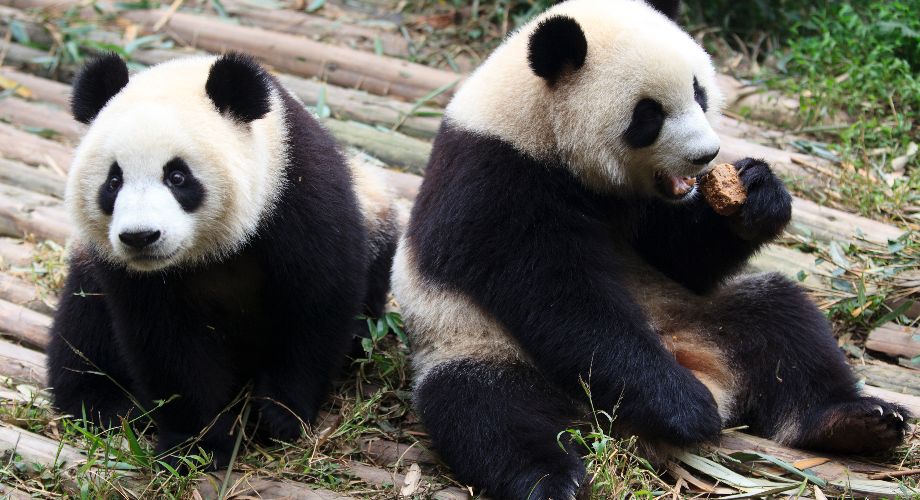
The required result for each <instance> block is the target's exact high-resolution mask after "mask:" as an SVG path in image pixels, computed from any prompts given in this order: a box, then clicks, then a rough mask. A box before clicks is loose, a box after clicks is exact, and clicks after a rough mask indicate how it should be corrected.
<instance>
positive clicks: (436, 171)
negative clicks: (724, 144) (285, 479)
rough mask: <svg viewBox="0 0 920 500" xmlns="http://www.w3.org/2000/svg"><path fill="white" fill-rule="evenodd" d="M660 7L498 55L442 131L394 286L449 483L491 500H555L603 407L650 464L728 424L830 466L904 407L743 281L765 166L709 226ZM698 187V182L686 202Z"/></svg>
mask: <svg viewBox="0 0 920 500" xmlns="http://www.w3.org/2000/svg"><path fill="white" fill-rule="evenodd" d="M677 10H678V5H677V2H668V1H656V2H652V3H651V5H649V4H646V3H643V2H642V1H640V0H571V1H569V2H566V3H563V4H560V5H557V6H555V7H553V8H551V9H550V10H548V11H547V12H546V13H545V14H543V15H541V16H540V17H538V18H537V19H536V20H534V21H533V22H531V23H529V24H528V25H526V26H524V27H523V28H521V29H520V30H519V31H518V32H516V33H514V34H512V35H511V36H509V37H508V38H507V39H506V40H505V42H504V43H503V44H502V45H501V46H500V47H499V48H498V49H497V50H496V51H495V52H494V53H493V54H492V55H491V57H489V58H488V60H487V61H486V62H485V63H483V65H482V66H481V67H480V68H479V69H478V70H476V72H475V73H473V75H472V76H471V77H470V78H469V79H468V80H467V81H466V82H465V84H464V85H463V87H462V88H461V89H460V90H459V92H458V93H457V95H456V97H455V98H454V99H453V101H452V102H451V103H450V105H449V106H448V109H447V113H446V117H445V121H444V123H443V125H442V127H441V130H440V132H439V134H438V136H437V138H436V140H435V145H434V150H433V152H432V157H431V160H430V163H429V166H428V169H427V175H426V177H425V180H424V183H423V185H422V187H421V191H420V193H419V196H418V198H417V201H416V203H415V207H414V209H413V212H412V216H411V220H410V223H409V227H408V229H407V232H406V235H405V237H404V238H403V239H402V240H401V242H400V246H399V249H398V250H397V256H396V259H395V264H394V272H393V280H394V281H393V287H394V293H395V295H396V298H397V300H398V301H399V303H400V305H401V307H402V310H403V314H404V317H405V319H406V321H407V327H408V330H409V332H410V333H411V335H412V341H413V348H414V360H413V361H414V368H415V387H416V389H415V390H416V392H415V405H416V408H417V411H418V412H419V414H420V416H421V418H422V420H423V422H424V424H425V425H426V426H427V429H428V431H429V433H430V435H431V437H432V439H433V440H434V443H435V446H436V447H437V449H438V451H439V452H440V454H441V456H442V457H443V458H444V460H445V461H446V462H447V463H448V464H449V465H450V466H451V467H452V468H453V470H454V472H455V473H456V475H457V477H458V478H459V479H460V480H461V481H463V482H465V483H468V484H472V485H474V486H476V487H479V488H484V489H485V490H486V492H487V494H488V495H489V496H491V497H495V498H513V499H523V498H539V499H544V498H554V499H557V500H558V499H564V498H571V497H573V496H574V495H575V494H576V491H577V490H578V489H579V487H580V486H581V485H583V483H584V480H585V477H584V476H585V468H584V465H583V464H582V462H581V460H580V459H579V454H580V453H581V452H582V450H576V449H575V448H574V447H573V445H572V444H571V443H568V442H565V441H563V444H564V446H565V448H566V449H565V450H564V451H563V450H562V449H561V448H560V445H559V443H558V442H557V436H558V435H559V433H560V432H561V431H563V430H564V429H566V428H568V427H570V426H572V425H574V423H575V422H576V421H578V420H580V419H584V418H585V417H586V415H587V409H588V405H587V397H586V394H585V391H584V389H583V388H582V386H581V385H580V381H585V382H586V383H587V384H588V386H589V387H590V396H591V399H592V402H593V405H594V407H595V408H597V409H598V410H604V411H608V412H612V411H614V409H615V414H616V421H615V426H616V430H617V431H618V432H620V433H622V434H624V435H629V434H637V435H639V436H640V437H641V438H642V442H644V443H645V444H646V446H647V450H646V451H648V452H651V453H656V452H657V453H662V454H663V453H666V452H667V450H668V449H669V448H670V447H672V446H685V445H692V444H694V443H700V442H705V441H710V440H714V439H716V438H717V437H718V435H719V431H720V429H721V428H722V427H723V426H726V425H728V426H733V425H740V424H746V425H748V426H749V429H750V431H751V432H754V433H757V434H759V435H761V436H767V437H769V438H771V439H774V440H776V441H779V442H781V443H785V444H788V445H792V446H801V447H809V448H816V449H823V450H829V451H835V452H869V451H874V450H882V449H886V448H890V447H893V446H895V445H897V444H898V443H900V442H901V440H902V439H903V436H904V432H905V429H906V423H905V417H906V416H907V413H906V412H905V411H904V409H902V408H900V407H898V406H896V405H894V404H890V403H887V402H885V401H881V400H879V399H876V398H871V397H865V396H863V395H861V394H860V392H859V390H858V389H857V385H856V380H855V379H854V377H853V375H852V374H851V372H850V369H849V367H848V366H847V364H846V361H845V359H844V356H843V355H842V353H841V352H840V350H839V349H838V347H837V344H836V342H835V341H834V338H833V337H832V335H831V329H830V327H829V324H828V322H827V320H826V319H825V318H824V316H823V315H822V313H821V312H820V311H819V310H818V309H817V308H816V307H815V306H814V305H813V304H812V303H811V302H810V301H809V300H808V298H807V297H806V295H805V293H803V291H802V290H801V289H800V288H799V287H798V286H796V285H795V284H794V283H792V282H790V281H789V280H787V279H785V278H783V277H782V276H780V275H777V274H758V275H752V276H739V275H737V273H738V271H739V270H740V269H741V268H742V267H743V266H744V264H745V263H746V262H747V260H748V258H749V257H750V256H751V255H752V254H753V253H754V252H756V251H757V249H759V248H760V247H761V246H763V245H764V244H765V243H767V242H769V241H770V240H772V239H773V238H775V237H776V236H777V235H778V234H780V232H781V231H782V229H783V227H784V226H785V225H786V224H787V222H788V221H789V218H790V214H791V198H790V196H789V194H788V193H787V191H786V189H785V188H784V186H783V184H782V182H781V181H780V180H779V179H777V177H776V176H775V175H774V174H773V173H772V172H771V170H770V168H769V167H768V166H767V165H766V164H765V163H763V162H761V161H758V160H753V159H745V160H742V161H739V162H738V163H736V164H735V166H736V168H737V170H738V171H739V173H740V177H741V180H742V182H743V183H744V185H745V186H746V189H747V193H748V198H747V202H746V203H745V205H744V206H743V207H742V208H741V211H740V212H739V213H738V214H737V215H735V216H732V217H722V216H719V215H717V214H716V213H715V212H714V211H713V210H712V208H711V207H710V206H709V205H707V204H706V202H705V201H704V199H703V197H702V196H700V195H698V192H697V190H696V189H692V190H689V191H688V188H689V186H690V185H691V184H692V183H691V182H690V179H689V178H692V177H696V176H699V175H700V174H703V173H705V172H706V171H707V170H708V169H709V168H710V166H709V165H710V162H711V161H712V160H713V159H714V158H715V156H716V154H717V153H718V150H719V140H718V138H717V136H716V134H715V132H714V131H713V129H712V126H711V123H712V122H713V121H714V120H715V119H717V117H718V112H719V107H720V104H721V96H720V94H719V90H718V88H717V86H716V82H715V72H714V69H713V66H712V63H711V61H710V58H709V57H708V55H707V54H706V53H705V52H704V51H703V49H702V48H701V47H700V46H699V45H698V44H697V43H696V42H695V41H694V40H693V39H692V38H691V37H690V36H689V35H688V34H686V33H685V32H684V31H682V30H681V29H680V28H679V27H678V26H677V25H676V24H675V23H674V21H673V17H674V16H675V15H676V13H677ZM701 182H704V180H701Z"/></svg>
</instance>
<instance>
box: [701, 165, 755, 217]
mask: <svg viewBox="0 0 920 500" xmlns="http://www.w3.org/2000/svg"><path fill="white" fill-rule="evenodd" d="M701 189H702V191H703V197H704V198H706V203H709V206H711V207H712V209H713V210H715V212H716V213H717V214H719V215H733V214H735V213H737V212H738V210H740V209H741V205H744V201H745V200H746V199H747V190H745V189H744V184H742V183H741V177H739V176H738V171H737V170H735V166H734V165H732V164H731V163H722V164H720V165H716V166H715V168H713V169H712V171H710V172H709V173H708V174H706V177H705V178H704V180H703V182H702V187H701Z"/></svg>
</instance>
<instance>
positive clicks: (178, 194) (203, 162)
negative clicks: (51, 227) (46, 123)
mask: <svg viewBox="0 0 920 500" xmlns="http://www.w3.org/2000/svg"><path fill="white" fill-rule="evenodd" d="M72 111H73V115H74V117H75V118H76V119H77V120H79V121H81V122H83V123H87V124H89V125H90V126H89V129H88V131H87V132H86V135H85V136H84V137H83V139H82V141H81V143H80V145H79V147H78V148H77V151H76V153H75V157H74V160H73V164H72V166H71V168H70V172H69V178H68V184H67V190H66V204H67V207H68V211H69V213H70V215H71V218H72V219H73V223H74V228H75V233H76V236H75V241H74V243H73V245H72V248H73V250H72V252H71V258H70V270H69V276H68V278H67V282H66V285H65V288H64V291H63V295H62V299H61V302H60V306H59V309H58V310H57V312H56V315H55V318H54V323H53V327H52V332H51V335H52V337H51V343H50V347H49V358H48V364H49V379H50V385H51V386H52V391H53V402H54V406H55V407H56V408H57V409H59V410H60V411H62V412H64V413H68V414H71V415H74V416H77V417H81V416H86V417H87V418H88V419H90V420H92V421H93V422H95V423H97V424H99V425H102V426H112V425H119V424H120V423H121V419H122V418H125V419H127V420H128V421H130V420H131V419H135V418H138V417H141V416H142V415H143V414H144V412H150V411H152V417H153V419H154V421H155V423H156V429H157V443H156V452H157V453H158V454H160V455H162V456H164V459H165V460H166V461H167V463H176V462H177V461H178V458H177V456H178V454H181V453H183V452H185V451H188V450H192V451H194V450H197V449H198V447H201V448H202V449H204V450H205V451H207V452H208V453H210V454H213V461H212V462H211V463H212V466H214V467H220V466H225V465H227V463H228V461H229V458H230V455H231V450H232V447H233V444H234V437H233V436H232V435H231V431H232V425H233V421H234V419H235V418H236V415H237V414H238V412H235V411H234V409H239V407H240V405H239V404H238V403H235V402H237V401H239V400H240V399H241V396H242V395H243V393H244V392H245V391H246V390H249V391H250V394H251V401H252V405H253V415H254V416H255V417H254V418H253V419H251V420H250V421H251V422H253V421H258V428H257V432H258V435H259V436H262V437H264V438H266V439H278V440H282V441H291V440H294V439H296V438H297V437H298V436H299V435H300V433H301V430H302V429H303V427H304V425H307V424H309V423H310V422H311V421H312V420H313V418H314V416H315V415H316V413H317V410H318V407H319V405H320V404H321V402H322V401H323V399H324V397H325V396H326V394H327V391H328V389H329V387H330V381H331V380H332V378H333V377H335V376H336V375H338V374H339V370H340V369H341V367H342V366H343V360H344V356H345V354H346V352H347V350H348V348H349V347H350V346H351V344H352V342H351V339H352V337H353V335H354V334H355V333H357V332H359V331H360V330H359V329H360V326H361V322H359V321H355V318H356V316H357V315H359V314H362V313H371V314H379V313H380V312H381V311H382V308H383V304H384V301H385V298H386V293H387V290H388V285H389V270H390V265H391V262H392V256H393V252H394V251H395V247H396V242H397V238H396V235H395V232H394V231H395V229H396V227H395V222H394V219H393V218H394V217H395V212H394V211H393V210H391V206H390V205H391V199H390V198H389V197H388V194H387V192H386V189H385V188H384V187H383V186H382V185H381V184H379V183H377V182H376V181H375V179H374V177H373V173H372V172H365V171H363V170H362V169H361V167H358V166H355V167H353V168H349V165H348V164H347V160H346V158H345V156H344V155H343V154H342V152H341V151H340V149H339V148H338V146H337V145H336V143H335V141H334V139H333V138H332V136H331V135H330V134H329V133H328V132H327V131H326V130H325V129H324V128H323V127H322V126H321V125H320V124H319V123H318V122H317V121H316V120H315V119H314V118H313V117H312V116H311V115H310V114H309V112H307V111H306V110H305V109H304V107H303V106H302V105H301V103H300V102H298V101H296V100H295V99H294V98H293V97H292V96H291V94H289V93H288V92H287V91H286V90H285V89H284V88H282V87H281V86H280V85H279V84H278V82H277V81H276V80H275V79H274V78H273V77H272V76H270V75H269V74H268V73H267V72H266V71H265V70H264V69H263V68H262V67H261V66H259V65H258V64H257V63H256V62H254V61H253V60H252V59H250V58H248V57H246V56H243V55H240V54H227V55H223V56H221V57H193V58H186V59H178V60H174V61H170V62H166V63H162V64H160V65H157V66H154V67H152V68H150V69H147V70H145V71H143V72H141V73H140V74H137V75H134V76H131V77H130V79H129V75H128V69H127V67H126V65H125V63H124V61H122V60H121V59H119V58H118V57H117V56H115V55H106V56H103V57H100V58H98V59H96V60H95V61H93V62H91V63H89V64H88V65H87V66H86V67H85V68H84V69H83V70H82V72H81V73H80V74H79V75H78V77H77V79H76V80H75V83H74V86H73V96H72ZM247 387H248V389H247ZM164 401H165V403H163V402H164Z"/></svg>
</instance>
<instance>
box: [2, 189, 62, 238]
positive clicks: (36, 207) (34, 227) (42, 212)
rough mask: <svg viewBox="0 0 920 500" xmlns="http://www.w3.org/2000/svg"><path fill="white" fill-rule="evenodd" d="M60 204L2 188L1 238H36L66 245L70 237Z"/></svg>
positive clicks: (16, 190) (42, 197) (49, 199)
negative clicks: (31, 236)
mask: <svg viewBox="0 0 920 500" xmlns="http://www.w3.org/2000/svg"><path fill="white" fill-rule="evenodd" d="M67 220H68V217H67V215H66V214H65V212H64V208H63V207H62V206H61V203H60V201H58V200H55V199H54V198H51V197H49V196H44V195H40V194H37V193H32V192H30V191H26V190H24V189H21V188H18V187H15V186H9V185H6V184H0V236H13V237H22V236H24V235H34V236H35V237H36V238H38V239H40V240H43V239H48V240H52V241H55V242H57V243H60V244H63V243H64V242H65V241H66V240H67V237H68V236H69V235H70V225H69V224H68V223H67Z"/></svg>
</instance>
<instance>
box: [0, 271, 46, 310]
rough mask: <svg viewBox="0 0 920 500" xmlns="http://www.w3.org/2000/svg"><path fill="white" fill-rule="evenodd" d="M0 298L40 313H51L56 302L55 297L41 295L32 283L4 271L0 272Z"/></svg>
mask: <svg viewBox="0 0 920 500" xmlns="http://www.w3.org/2000/svg"><path fill="white" fill-rule="evenodd" d="M0 300H5V301H7V302H10V303H12V304H15V305H18V306H22V307H26V308H28V309H31V310H33V311H35V312H38V313H42V314H52V313H53V311H54V309H53V306H54V305H56V303H57V298H55V297H42V296H41V294H40V293H39V290H38V287H36V286H35V285H34V284H32V283H29V282H28V281H25V280H23V279H21V278H17V277H16V276H12V275H10V274H8V273H5V272H0Z"/></svg>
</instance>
